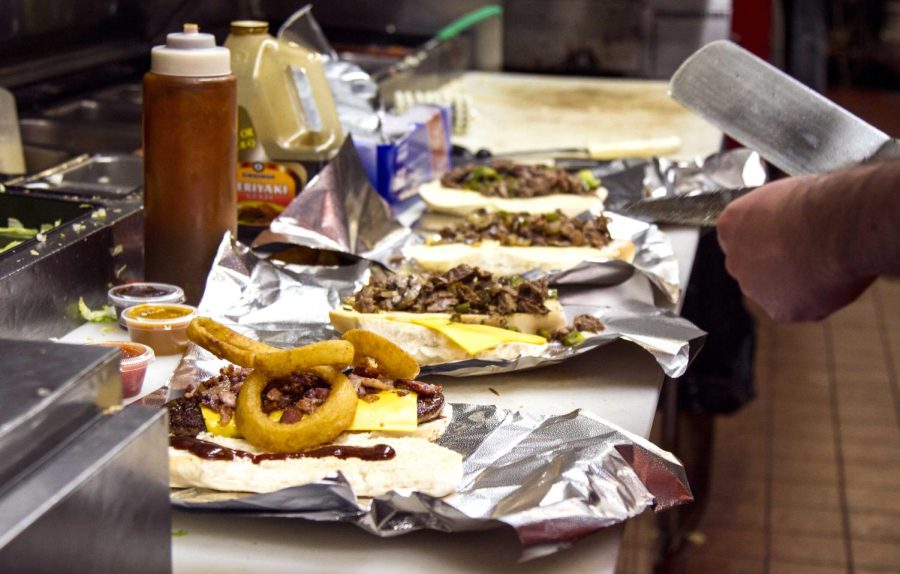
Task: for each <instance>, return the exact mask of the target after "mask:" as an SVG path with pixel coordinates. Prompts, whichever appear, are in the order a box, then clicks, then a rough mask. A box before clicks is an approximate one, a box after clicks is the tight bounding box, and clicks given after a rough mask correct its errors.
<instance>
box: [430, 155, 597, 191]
mask: <svg viewBox="0 0 900 574" xmlns="http://www.w3.org/2000/svg"><path fill="white" fill-rule="evenodd" d="M441 185H443V186H444V187H450V188H456V189H466V190H469V191H477V192H478V193H480V194H481V195H485V196H488V197H539V196H544V195H553V194H557V193H564V194H572V195H589V194H592V193H594V192H595V190H596V189H597V188H598V187H599V186H600V182H599V181H597V180H596V179H594V178H593V177H592V176H589V175H585V176H582V175H581V174H578V175H573V174H570V173H568V172H566V171H565V170H562V169H558V168H555V167H549V166H544V165H520V164H515V163H512V162H508V161H494V162H491V164H490V165H467V166H462V167H457V168H454V169H451V170H450V171H448V172H447V173H446V174H444V176H443V177H442V178H441Z"/></svg>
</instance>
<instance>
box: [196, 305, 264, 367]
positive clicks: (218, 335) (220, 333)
mask: <svg viewBox="0 0 900 574" xmlns="http://www.w3.org/2000/svg"><path fill="white" fill-rule="evenodd" d="M187 336H188V339H190V340H191V341H192V342H193V343H196V344H197V345H200V346H201V347H203V348H204V349H206V350H207V351H209V352H210V353H212V354H213V355H215V356H217V357H219V358H222V359H225V360H226V361H228V362H229V363H234V364H235V365H238V366H241V367H247V368H248V369H252V368H254V367H256V358H257V356H258V355H260V354H265V353H271V352H274V351H278V350H279V349H276V348H275V347H270V346H269V345H266V344H265V343H260V342H259V341H254V340H253V339H251V338H250V337H245V336H244V335H241V334H240V333H238V332H236V331H233V330H231V329H229V328H228V327H226V326H225V325H223V324H221V323H219V322H217V321H214V320H213V319H210V318H209V317H196V318H195V319H194V320H192V321H191V323H190V324H189V325H188V328H187Z"/></svg>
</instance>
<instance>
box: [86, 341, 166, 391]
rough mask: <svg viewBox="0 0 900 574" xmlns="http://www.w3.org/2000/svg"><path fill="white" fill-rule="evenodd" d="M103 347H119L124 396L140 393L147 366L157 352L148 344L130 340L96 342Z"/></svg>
mask: <svg viewBox="0 0 900 574" xmlns="http://www.w3.org/2000/svg"><path fill="white" fill-rule="evenodd" d="M94 344H95V345H99V346H101V347H118V348H119V373H120V374H121V375H122V398H125V399H128V398H131V397H134V396H136V395H138V394H139V393H140V392H141V387H143V386H144V377H145V376H146V375H147V366H148V365H150V363H152V362H153V360H154V358H155V354H154V353H153V349H151V348H150V347H148V346H147V345H142V344H140V343H133V342H129V341H102V342H98V343H94Z"/></svg>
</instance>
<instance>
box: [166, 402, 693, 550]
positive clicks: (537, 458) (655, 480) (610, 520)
mask: <svg viewBox="0 0 900 574" xmlns="http://www.w3.org/2000/svg"><path fill="white" fill-rule="evenodd" d="M437 443H438V444H441V445H443V446H445V447H447V448H450V449H452V450H455V451H456V452H459V453H461V454H462V455H463V457H464V458H463V479H462V482H461V483H460V485H459V487H458V489H457V492H456V493H454V494H452V495H449V496H446V497H444V498H434V497H432V496H428V495H424V494H420V493H417V492H410V491H394V492H390V493H388V494H385V495H384V496H379V497H376V498H374V499H365V500H358V499H357V498H356V497H355V495H354V494H353V492H352V490H351V489H350V486H349V485H348V484H347V482H346V481H345V480H344V479H343V477H342V476H340V475H339V474H338V475H336V476H335V477H334V478H328V479H325V480H322V481H320V482H317V483H314V484H310V485H306V486H299V487H293V488H287V489H284V490H280V491H277V492H273V493H268V494H252V495H239V494H233V493H227V494H226V493H214V492H211V491H205V490H201V489H184V490H176V491H173V494H172V502H173V504H174V505H175V506H176V507H180V508H184V509H192V510H204V511H216V512H239V513H241V514H242V515H247V514H255V515H265V516H281V517H285V518H305V519H308V520H316V521H331V522H348V523H352V524H355V525H357V526H359V527H360V528H363V529H365V530H367V531H369V532H371V533H373V534H376V535H378V536H384V537H387V536H397V535H400V534H405V533H407V532H411V531H414V530H422V529H431V530H439V531H443V532H463V531H469V530H480V529H485V528H490V527H495V526H499V525H502V524H505V525H508V526H511V527H512V528H514V529H515V531H516V534H517V535H518V537H519V540H520V541H521V543H522V545H523V547H524V548H523V555H522V558H523V559H525V560H527V559H531V558H536V557H539V556H544V555H547V554H550V553H553V552H557V551H559V550H562V549H564V548H566V547H568V546H571V545H572V544H573V543H574V542H575V541H577V540H578V539H580V538H582V537H584V536H586V535H588V534H590V533H592V532H594V531H596V530H599V529H601V528H604V527H607V526H610V525H612V524H616V523H618V522H622V521H623V520H626V519H628V518H630V517H633V516H637V515H638V514H640V513H641V512H643V511H644V510H645V509H647V508H648V507H653V508H655V509H656V510H662V509H666V508H670V507H672V506H675V505H677V504H682V503H685V502H689V501H691V500H692V496H691V491H690V487H689V486H688V483H687V478H686V476H685V472H684V468H683V467H682V466H681V464H680V463H679V462H678V461H677V460H676V459H675V458H674V457H673V456H672V455H671V454H670V453H667V452H665V451H662V450H660V449H659V448H657V447H656V446H654V445H653V444H651V443H649V442H647V441H645V440H643V439H641V438H639V437H637V436H634V435H632V434H630V433H628V432H626V431H624V430H622V429H620V428H618V427H616V426H614V425H612V424H611V423H608V422H605V421H603V420H601V419H599V418H597V417H596V416H594V415H592V414H590V413H588V412H585V411H580V410H579V411H573V412H571V413H568V414H564V415H559V416H535V415H530V414H527V413H523V412H513V411H508V410H504V409H501V408H498V407H495V406H489V405H461V404H454V405H453V415H452V421H451V423H450V426H449V427H448V429H447V431H446V432H445V433H444V435H443V436H441V437H440V438H439V439H438V440H437Z"/></svg>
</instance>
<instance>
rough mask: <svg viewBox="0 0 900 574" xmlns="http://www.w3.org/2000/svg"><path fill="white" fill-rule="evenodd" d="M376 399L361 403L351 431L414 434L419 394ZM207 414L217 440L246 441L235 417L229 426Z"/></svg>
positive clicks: (274, 415)
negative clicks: (220, 438) (237, 439)
mask: <svg viewBox="0 0 900 574" xmlns="http://www.w3.org/2000/svg"><path fill="white" fill-rule="evenodd" d="M375 396H377V397H378V400H377V401H372V402H369V401H365V400H363V399H359V400H358V401H357V403H356V417H355V418H354V419H353V423H352V424H351V425H350V428H348V429H347V430H353V431H401V432H402V431H414V430H416V426H417V425H418V411H417V408H416V393H413V392H407V393H406V394H405V395H404V396H400V395H399V394H398V393H397V392H396V391H381V392H380V393H377V394H376V395H375ZM200 412H202V413H203V422H204V423H206V430H207V431H208V432H209V433H210V434H214V435H216V436H224V437H228V438H242V436H241V433H240V431H238V429H237V425H235V423H234V417H231V420H229V421H228V424H225V425H222V424H220V422H219V421H220V420H221V417H220V415H219V413H217V412H216V411H214V410H212V409H210V408H208V407H205V406H202V405H201V406H200ZM282 412H283V411H280V410H275V411H272V412H271V413H269V418H270V419H272V420H273V421H275V422H278V421H279V420H281V415H282Z"/></svg>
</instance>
